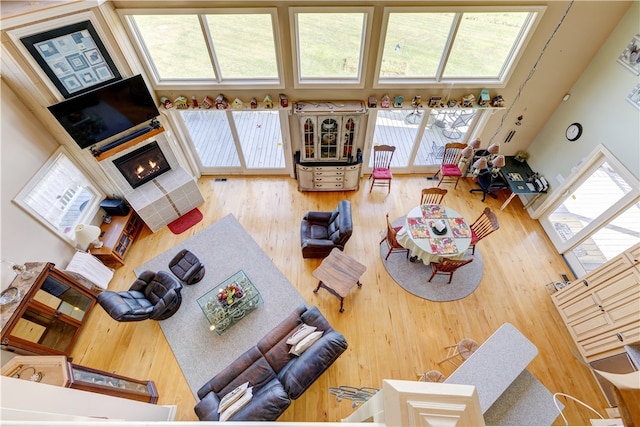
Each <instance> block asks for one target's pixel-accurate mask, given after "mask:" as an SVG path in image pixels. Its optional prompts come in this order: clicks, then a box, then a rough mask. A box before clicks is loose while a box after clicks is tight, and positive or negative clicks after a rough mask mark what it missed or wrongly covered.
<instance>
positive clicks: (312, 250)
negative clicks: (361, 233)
mask: <svg viewBox="0 0 640 427" xmlns="http://www.w3.org/2000/svg"><path fill="white" fill-rule="evenodd" d="M352 233H353V221H352V219H351V202H349V201H348V200H341V201H340V203H338V206H337V207H336V208H335V209H334V210H333V212H316V211H311V212H307V214H306V215H305V216H304V218H302V223H301V224H300V244H301V245H302V257H303V258H325V257H326V256H327V255H329V253H330V252H331V251H332V250H333V248H338V249H340V250H341V251H342V250H344V245H345V244H346V243H347V241H348V240H349V238H350V237H351V234H352Z"/></svg>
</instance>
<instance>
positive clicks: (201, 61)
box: [123, 9, 281, 85]
mask: <svg viewBox="0 0 640 427" xmlns="http://www.w3.org/2000/svg"><path fill="white" fill-rule="evenodd" d="M211 10H212V9H210V10H207V11H206V13H205V12H202V13H199V11H193V12H189V11H182V13H180V14H177V13H176V12H175V11H166V10H165V11H162V10H156V11H153V14H150V11H137V10H126V11H124V12H123V14H125V17H126V18H127V19H126V20H127V22H128V24H129V29H130V30H131V32H132V34H133V35H134V38H135V40H136V41H137V44H138V48H139V50H140V52H141V54H142V57H143V58H144V59H145V61H146V64H147V66H148V68H149V71H150V74H152V75H153V76H154V78H155V81H156V84H174V85H175V84H181V83H191V84H194V83H195V84H211V83H220V84H226V83H230V84H248V83H249V84H269V85H275V84H280V70H279V67H278V64H279V63H281V61H280V60H279V56H278V45H277V28H278V26H277V17H276V14H275V10H271V9H251V10H239V9H215V13H211Z"/></svg>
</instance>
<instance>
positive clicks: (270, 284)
mask: <svg viewBox="0 0 640 427" xmlns="http://www.w3.org/2000/svg"><path fill="white" fill-rule="evenodd" d="M181 249H188V250H190V251H191V252H193V253H194V254H195V255H196V256H197V257H198V258H199V259H200V260H201V261H202V262H203V263H204V265H205V268H206V273H205V276H204V278H203V279H202V281H200V282H198V283H196V284H194V285H185V286H184V287H183V289H182V305H181V306H180V309H179V310H178V312H177V313H176V314H174V315H173V316H171V317H170V318H168V319H166V320H162V321H160V322H159V324H160V327H161V329H162V332H163V333H164V335H165V337H166V339H167V341H168V343H169V345H170V346H171V350H172V351H173V354H174V355H175V356H176V359H177V361H178V364H179V365H180V368H181V369H182V372H183V374H184V376H185V378H186V379H187V382H188V383H189V387H190V388H191V390H192V391H193V394H194V396H196V393H197V391H198V389H199V388H200V387H202V386H203V385H204V384H205V382H207V381H208V380H210V379H211V378H212V377H213V376H214V375H216V374H217V373H218V372H220V371H221V370H223V369H224V368H226V367H227V366H228V365H229V364H230V363H231V362H233V361H234V360H235V359H236V358H237V357H238V356H240V355H241V354H242V353H244V352H245V351H247V350H248V349H249V348H251V347H252V346H254V345H256V344H257V342H258V341H259V340H260V338H262V337H263V336H264V335H265V334H266V333H267V332H269V331H270V330H271V329H273V328H274V327H275V326H277V325H278V324H279V323H280V322H281V321H282V320H284V318H285V317H287V316H288V315H289V314H291V312H293V309H294V308H295V307H298V306H300V305H303V304H306V302H305V300H304V298H302V296H301V295H300V294H299V293H298V291H297V290H296V289H295V288H294V287H293V286H292V285H291V283H290V282H289V281H288V280H287V278H286V277H285V276H284V275H283V274H282V272H281V271H280V270H278V268H277V267H276V265H275V264H274V263H273V262H271V260H270V259H269V257H268V256H267V254H265V253H264V252H263V251H262V249H260V247H259V246H258V244H257V243H256V241H255V240H253V238H252V237H251V235H249V233H247V231H246V230H245V229H244V228H243V227H242V225H241V224H240V223H239V222H238V221H237V220H236V218H235V217H234V216H233V215H227V216H225V217H224V218H222V219H220V220H219V221H217V222H216V223H214V224H213V225H211V226H209V227H207V228H205V229H204V230H202V231H200V232H199V233H197V234H195V235H194V236H192V237H190V238H188V239H187V240H185V241H184V242H182V243H180V244H178V245H176V246H174V247H173V248H171V249H170V250H168V251H166V252H164V253H163V254H160V255H158V256H157V257H155V258H153V259H151V260H150V261H147V262H145V263H144V264H142V265H141V266H139V267H137V268H135V269H134V272H135V273H136V275H139V274H140V273H142V272H143V271H145V270H152V271H159V270H164V271H169V267H168V264H169V261H171V259H172V258H173V257H174V255H175V254H176V253H177V252H178V251H180V250H181ZM240 270H243V271H244V272H245V274H246V275H247V277H248V278H249V279H250V280H251V281H252V282H253V284H254V285H255V287H256V288H257V289H258V291H259V292H260V294H261V296H262V300H263V303H262V304H261V305H259V306H258V307H257V308H256V309H255V310H253V311H252V312H250V313H248V314H247V315H246V316H245V317H244V318H242V319H240V320H239V321H238V323H237V324H235V325H233V326H231V327H230V328H229V329H227V330H226V331H225V332H223V334H222V335H218V334H217V333H216V332H214V331H210V330H209V326H210V325H209V322H208V321H207V319H206V317H205V316H204V313H203V312H202V309H201V308H200V306H199V305H198V303H197V301H196V300H197V299H198V298H199V297H201V296H202V295H204V294H205V293H206V292H207V291H209V290H211V289H214V288H216V287H217V285H218V284H219V283H221V282H222V281H224V280H225V279H227V278H229V277H231V276H232V275H233V274H235V273H236V272H238V271H240ZM196 398H197V397H196Z"/></svg>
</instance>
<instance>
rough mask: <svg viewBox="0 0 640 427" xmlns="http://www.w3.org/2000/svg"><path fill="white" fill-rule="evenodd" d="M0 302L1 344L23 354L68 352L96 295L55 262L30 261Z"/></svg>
mask: <svg viewBox="0 0 640 427" xmlns="http://www.w3.org/2000/svg"><path fill="white" fill-rule="evenodd" d="M26 266H27V269H28V273H27V274H24V273H23V274H20V275H18V276H16V278H15V279H14V280H13V282H12V283H11V285H10V286H9V288H10V289H11V290H12V291H14V292H15V294H16V296H17V298H15V299H14V300H12V301H10V302H8V303H5V304H3V305H2V306H0V309H1V310H2V311H1V314H2V320H1V322H2V323H1V324H2V338H1V340H2V341H1V343H2V347H3V348H5V349H8V350H13V351H16V352H17V353H21V354H42V355H69V353H70V352H71V349H72V348H73V345H74V344H75V342H76V339H77V338H78V335H79V334H80V331H81V330H82V327H83V325H84V322H85V321H86V319H87V316H88V315H89V313H90V312H91V310H92V309H93V307H94V305H95V303H96V297H95V296H94V295H93V294H92V293H91V292H90V291H89V290H88V289H86V288H85V287H83V286H82V285H81V284H80V283H78V282H76V281H75V280H73V279H72V278H71V277H69V276H67V275H65V274H64V273H62V272H61V271H59V270H57V269H56V268H55V266H54V264H52V263H27V264H26Z"/></svg>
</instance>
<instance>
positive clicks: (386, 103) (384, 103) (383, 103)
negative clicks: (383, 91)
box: [380, 95, 391, 108]
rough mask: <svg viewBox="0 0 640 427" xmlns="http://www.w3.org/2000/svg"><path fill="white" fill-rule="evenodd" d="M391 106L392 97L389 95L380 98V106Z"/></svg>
mask: <svg viewBox="0 0 640 427" xmlns="http://www.w3.org/2000/svg"><path fill="white" fill-rule="evenodd" d="M390 106H391V98H389V95H385V96H383V97H382V99H381V100H380V107H382V108H389V107H390Z"/></svg>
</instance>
